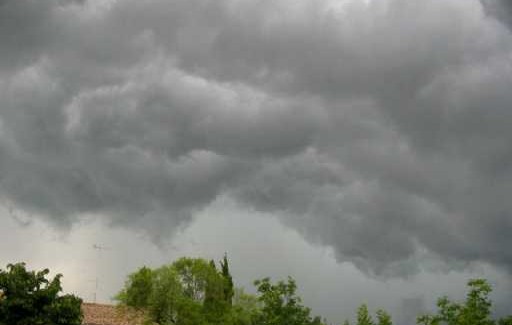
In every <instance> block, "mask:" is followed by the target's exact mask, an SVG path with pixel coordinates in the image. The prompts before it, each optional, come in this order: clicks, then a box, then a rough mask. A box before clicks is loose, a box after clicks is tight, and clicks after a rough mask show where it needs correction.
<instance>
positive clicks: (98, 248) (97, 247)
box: [92, 244, 110, 303]
mask: <svg viewBox="0 0 512 325" xmlns="http://www.w3.org/2000/svg"><path fill="white" fill-rule="evenodd" d="M92 249H94V250H95V251H97V252H98V255H97V256H98V258H97V264H96V278H95V279H94V295H93V302H94V303H96V299H97V293H98V288H99V283H100V279H99V275H98V273H99V272H98V267H99V264H100V262H101V253H102V252H103V251H105V250H109V249H110V247H107V246H102V245H99V244H93V245H92Z"/></svg>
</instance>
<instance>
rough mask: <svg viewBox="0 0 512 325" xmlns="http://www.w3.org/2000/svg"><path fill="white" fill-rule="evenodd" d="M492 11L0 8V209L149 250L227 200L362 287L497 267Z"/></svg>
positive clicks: (507, 258)
mask: <svg viewBox="0 0 512 325" xmlns="http://www.w3.org/2000/svg"><path fill="white" fill-rule="evenodd" d="M340 3H341V4H340ZM496 6H507V3H506V2H502V3H498V2H496V3H493V2H489V1H487V2H486V1H483V2H479V1H477V0H452V1H438V0H426V1H421V2H411V1H405V0H386V1H369V2H368V3H364V2H361V1H344V2H339V1H328V0H326V1H321V2H319V1H312V0H311V1H302V2H300V3H297V2H295V1H289V0H288V1H287V0H278V1H272V2H261V1H252V0H241V1H232V0H217V1H208V0H198V1H186V2H183V1H164V0H147V1H135V0H126V1H114V0H97V1H92V0H90V1H74V2H65V1H57V0H55V1H44V2H42V1H37V2H36V1H29V0H21V1H14V0H3V1H0V40H1V42H2V46H1V47H0V54H1V55H0V103H1V105H0V197H1V198H2V200H4V201H5V202H7V204H12V205H13V206H15V207H16V208H17V209H21V210H24V211H26V212H27V213H34V214H35V215H37V216H41V217H42V218H44V219H46V220H48V221H50V222H52V223H53V224H55V225H60V226H70V225H72V224H73V222H74V220H76V219H77V218H78V217H79V216H80V215H83V214H91V213H92V214H101V215H104V216H105V217H106V218H108V221H109V222H110V223H112V224H114V225H119V226H123V227H128V228H133V229H139V230H140V229H143V230H144V231H146V232H147V233H148V235H149V236H151V237H153V238H155V240H156V241H158V240H160V238H162V237H166V236H168V234H169V233H170V232H173V231H175V230H176V229H178V228H179V227H180V226H185V225H187V224H188V222H189V221H190V215H191V213H192V212H194V211H197V210H198V209H201V208H203V207H205V206H207V205H208V204H209V203H211V202H212V201H214V200H215V199H216V198H218V197H219V196H222V195H226V196H229V197H232V198H233V199H234V200H236V201H237V202H238V203H239V204H240V205H242V206H244V207H246V208H247V209H254V210H258V211H265V212H269V213H272V214H275V215H278V216H279V217H280V218H281V220H282V222H283V223H285V224H286V225H288V226H290V227H293V228H294V229H296V230H298V231H299V232H300V233H301V234H303V235H304V236H305V238H307V239H308V240H309V241H311V242H313V243H318V244H320V245H326V246H330V247H332V248H333V249H334V251H335V252H336V257H337V259H338V260H339V261H350V262H352V263H354V264H355V265H356V266H358V267H359V268H360V269H362V270H364V271H365V272H368V273H370V274H377V275H384V276H396V275H407V274H411V273H415V272H417V271H418V270H419V269H420V268H425V267H427V268H428V267H433V268H437V267H441V266H440V265H441V264H442V265H443V266H442V267H448V268H452V267H459V266H464V265H466V264H467V263H471V262H477V261H481V262H487V263H491V264H494V265H496V266H499V267H504V268H506V269H508V270H509V271H512V252H511V251H510V250H507V249H506V248H507V247H510V246H511V245H512V239H511V237H510V236H509V234H510V232H511V231H512V217H511V211H512V202H511V201H510V200H509V199H508V197H509V193H510V192H511V190H512V169H511V164H510V162H511V161H512V145H511V144H512V131H511V129H510V124H511V123H512V109H511V107H510V104H511V103H512V92H510V89H512V33H511V30H510V27H509V26H510V25H508V22H509V21H510V20H507V19H508V18H509V17H510V15H508V14H507V11H506V10H500V11H499V15H497V14H496V12H497V11H496V10H494V11H493V10H492V9H490V8H496ZM508 13H510V11H508ZM440 263H441V264H440Z"/></svg>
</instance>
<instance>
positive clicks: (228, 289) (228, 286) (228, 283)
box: [220, 254, 235, 306]
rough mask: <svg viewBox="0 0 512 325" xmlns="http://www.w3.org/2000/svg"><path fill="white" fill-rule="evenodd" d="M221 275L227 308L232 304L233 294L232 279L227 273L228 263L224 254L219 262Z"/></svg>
mask: <svg viewBox="0 0 512 325" xmlns="http://www.w3.org/2000/svg"><path fill="white" fill-rule="evenodd" d="M220 267H221V274H222V277H223V279H224V300H225V301H226V303H227V305H228V306H231V305H232V304H233V296H234V294H235V292H234V284H233V277H232V276H231V273H230V272H229V262H228V256H227V254H224V258H223V259H222V261H221V262H220Z"/></svg>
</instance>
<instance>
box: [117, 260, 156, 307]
mask: <svg viewBox="0 0 512 325" xmlns="http://www.w3.org/2000/svg"><path fill="white" fill-rule="evenodd" d="M152 286H153V271H152V270H151V269H150V268H148V267H146V266H144V267H141V268H140V269H138V270H137V271H136V272H134V273H132V274H130V275H128V280H127V281H126V283H125V287H124V289H123V290H121V292H119V293H118V294H117V296H116V297H115V299H116V300H118V301H120V302H121V303H123V304H124V305H127V306H131V307H135V308H145V307H147V306H148V305H149V299H150V296H151V292H152Z"/></svg>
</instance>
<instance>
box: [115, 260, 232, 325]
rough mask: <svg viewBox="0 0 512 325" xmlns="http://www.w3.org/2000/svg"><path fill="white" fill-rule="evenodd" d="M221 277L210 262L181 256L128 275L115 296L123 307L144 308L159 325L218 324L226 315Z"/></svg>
mask: <svg viewBox="0 0 512 325" xmlns="http://www.w3.org/2000/svg"><path fill="white" fill-rule="evenodd" d="M224 283H225V282H224V278H223V277H222V275H221V274H220V273H219V272H218V271H217V269H216V267H215V263H214V262H213V261H210V262H207V261H205V260H204V259H200V258H187V257H183V258H180V259H179V260H177V261H175V262H174V263H172V264H170V265H164V266H162V267H160V268H158V269H155V270H151V269H149V268H145V267H144V268H141V269H139V270H138V271H137V272H135V273H132V274H131V275H129V276H128V280H127V281H126V282H125V287H124V288H123V289H122V290H121V291H120V293H119V294H118V295H117V296H116V299H117V300H118V301H119V302H120V303H121V304H124V305H128V306H133V307H138V308H145V309H147V310H148V312H149V316H150V320H152V321H155V322H157V323H158V324H161V325H165V324H177V325H187V324H194V325H196V324H197V325H200V324H207V323H208V324H219V323H223V322H224V318H225V316H226V315H227V309H228V308H227V304H226V301H225V299H224Z"/></svg>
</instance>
